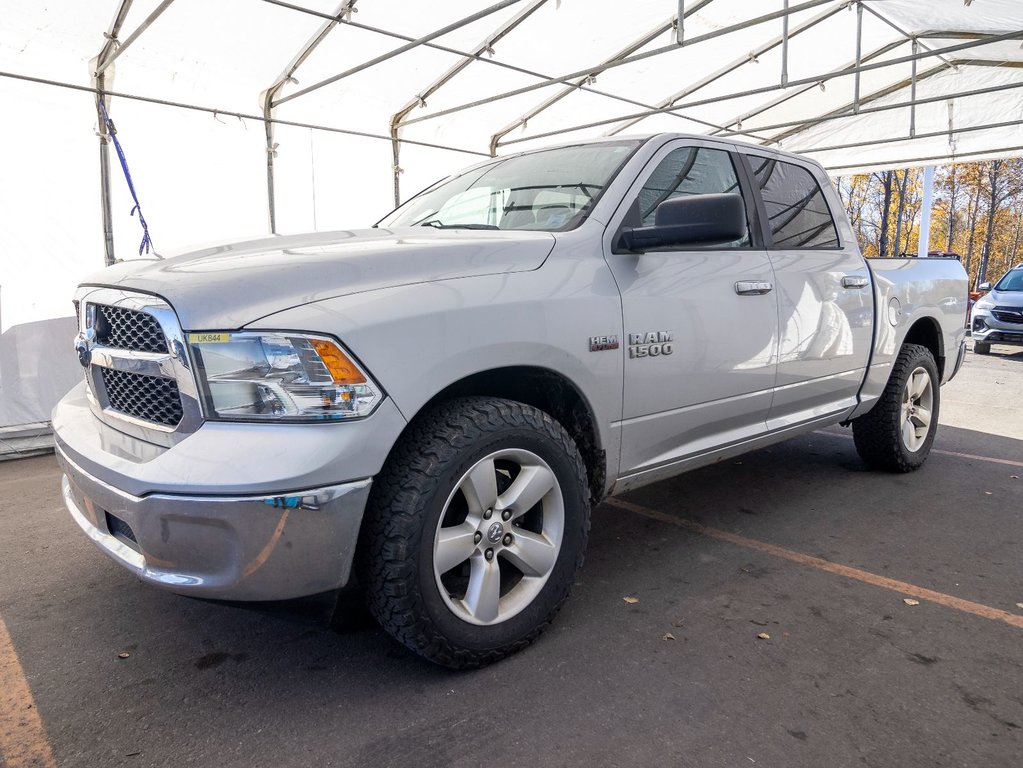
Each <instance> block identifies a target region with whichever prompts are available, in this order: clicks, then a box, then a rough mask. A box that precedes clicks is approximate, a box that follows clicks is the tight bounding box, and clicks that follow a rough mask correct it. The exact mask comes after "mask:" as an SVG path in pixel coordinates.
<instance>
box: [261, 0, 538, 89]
mask: <svg viewBox="0 0 1023 768" xmlns="http://www.w3.org/2000/svg"><path fill="white" fill-rule="evenodd" d="M519 2H522V0H501V2H498V3H495V4H494V5H491V6H490V7H489V8H484V9H483V10H482V11H477V12H476V13H474V14H472V15H471V16H466V17H465V18H464V19H459V20H458V21H456V22H454V23H453V24H448V25H447V26H446V27H441V28H440V29H435V30H434V31H433V32H431V33H430V34H428V35H424V36H423V37H420V38H418V39H416V40H413V41H412V42H410V43H407V44H405V45H402V46H400V47H398V48H395V49H394V50H392V51H388V52H387V53H384V54H381V55H380V56H377V57H375V58H372V59H370V60H369V61H364V62H362V63H361V64H359V65H357V66H354V67H352V68H350V69H346V70H345V71H344V72H340V73H338V74H336V75H333V76H331V77H328V78H326V79H325V80H320V81H319V82H318V83H313V84H312V85H309V86H306V87H305V88H302V89H301V90H298V91H295V92H294V93H291V94H288V95H287V96H285V97H283V98H281V99H277V100H276V101H275V102H274V104H273V106H275V107H276V106H278V105H279V104H283V103H285V102H286V101H291V100H292V99H297V98H298V97H299V96H304V95H305V94H307V93H311V92H312V91H315V90H317V89H319V88H323V87H324V86H325V85H330V84H331V83H336V82H337V81H338V80H343V79H344V78H346V77H350V76H351V75H354V74H355V73H357V72H362V71H363V70H364V69H369V68H370V67H374V66H376V65H377V64H380V63H382V62H384V61H387V60H388V59H393V58H394V57H395V56H400V55H401V54H403V53H405V52H407V51H410V50H412V49H413V48H418V47H419V46H421V45H425V44H426V43H428V42H430V41H431V40H435V39H436V38H438V37H443V36H444V35H446V34H448V33H449V32H454V31H455V30H456V29H461V28H462V27H464V26H467V25H469V24H472V23H473V22H474V21H479V20H480V19H482V18H485V17H487V16H489V15H490V14H492V13H496V12H497V11H500V10H501V9H503V8H507V7H508V6H509V5H515V4H516V3H519Z"/></svg>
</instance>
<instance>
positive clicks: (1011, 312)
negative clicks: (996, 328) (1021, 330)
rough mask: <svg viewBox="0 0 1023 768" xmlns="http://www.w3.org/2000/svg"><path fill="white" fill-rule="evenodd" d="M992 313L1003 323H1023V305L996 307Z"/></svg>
mask: <svg viewBox="0 0 1023 768" xmlns="http://www.w3.org/2000/svg"><path fill="white" fill-rule="evenodd" d="M991 314H992V315H994V316H995V319H996V320H1001V321H1002V322H1003V323H1016V324H1020V325H1023V307H995V308H994V309H992V310H991Z"/></svg>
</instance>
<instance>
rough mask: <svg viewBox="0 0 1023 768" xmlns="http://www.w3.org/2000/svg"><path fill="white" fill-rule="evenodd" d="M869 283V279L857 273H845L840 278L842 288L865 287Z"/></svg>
mask: <svg viewBox="0 0 1023 768" xmlns="http://www.w3.org/2000/svg"><path fill="white" fill-rule="evenodd" d="M869 284H870V281H869V280H867V278H865V277H860V276H859V275H846V276H845V277H843V278H842V287H843V288H866V287H867V286H868V285H869Z"/></svg>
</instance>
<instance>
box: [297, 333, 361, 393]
mask: <svg viewBox="0 0 1023 768" xmlns="http://www.w3.org/2000/svg"><path fill="white" fill-rule="evenodd" d="M309 343H311V344H312V345H313V349H315V350H316V354H317V355H319V356H320V360H322V361H323V364H324V365H325V366H327V370H328V371H329V372H330V375H331V378H333V379H334V383H335V384H365V383H366V377H365V376H363V375H362V374H361V373H360V372H359V369H358V368H356V367H355V363H353V362H352V361H351V360H349V359H348V356H347V355H346V354H345V353H344V352H342V351H341V350H340V349H339V348H338V346H337V344H335V343H333V342H331V341H327V340H326V339H310V340H309Z"/></svg>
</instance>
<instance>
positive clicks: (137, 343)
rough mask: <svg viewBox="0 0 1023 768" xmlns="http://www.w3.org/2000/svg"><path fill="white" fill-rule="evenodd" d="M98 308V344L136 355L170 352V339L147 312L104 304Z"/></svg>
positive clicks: (97, 306)
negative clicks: (140, 353)
mask: <svg viewBox="0 0 1023 768" xmlns="http://www.w3.org/2000/svg"><path fill="white" fill-rule="evenodd" d="M95 306H96V341H98V342H99V343H100V344H105V345H107V346H110V347H116V348H118V349H132V350H135V351H137V352H163V353H166V352H167V337H166V336H164V333H163V329H162V328H161V327H160V323H159V321H158V320H157V319H156V318H155V317H153V316H152V315H151V314H149V313H148V312H139V311H137V310H134V309H125V308H124V307H111V306H107V305H105V304H97V305H95Z"/></svg>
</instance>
